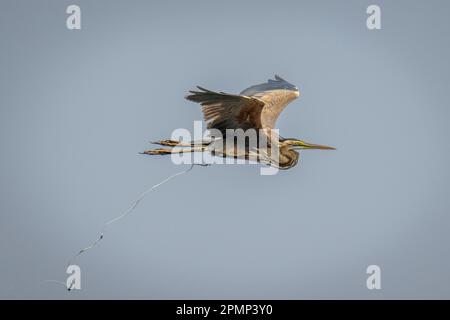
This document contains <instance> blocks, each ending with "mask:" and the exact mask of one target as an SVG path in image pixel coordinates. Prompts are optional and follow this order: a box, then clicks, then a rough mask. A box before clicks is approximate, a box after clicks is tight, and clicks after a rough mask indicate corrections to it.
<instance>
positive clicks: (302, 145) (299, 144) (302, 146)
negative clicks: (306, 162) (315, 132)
mask: <svg viewBox="0 0 450 320" xmlns="http://www.w3.org/2000/svg"><path fill="white" fill-rule="evenodd" d="M295 146H296V147H297V148H299V149H319V150H336V148H334V147H329V146H323V145H320V144H313V143H308V142H305V141H296V143H295Z"/></svg>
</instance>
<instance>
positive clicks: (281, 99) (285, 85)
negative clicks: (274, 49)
mask: <svg viewBox="0 0 450 320" xmlns="http://www.w3.org/2000/svg"><path fill="white" fill-rule="evenodd" d="M197 88H198V90H196V91H189V94H188V95H187V96H186V99H187V100H189V101H193V102H197V103H199V104H200V105H201V106H202V112H203V115H204V120H205V122H206V124H207V127H208V129H216V130H218V131H219V132H220V133H221V134H222V136H223V137H224V138H223V141H224V140H226V138H225V137H226V135H227V129H232V130H238V129H242V130H243V131H247V130H249V129H254V130H256V131H260V130H261V131H262V133H263V134H264V136H265V139H264V140H265V141H264V146H262V141H260V136H259V135H257V145H256V146H250V145H249V144H248V143H247V142H245V146H239V145H237V144H234V145H233V146H228V147H227V146H226V143H224V142H223V141H222V142H221V144H220V147H217V146H213V147H212V148H211V144H214V141H212V142H211V141H208V142H201V143H200V144H199V145H195V146H193V144H192V142H188V143H181V142H179V141H173V140H163V141H158V142H155V143H156V144H160V145H164V146H181V147H187V148H184V149H179V148H177V149H176V150H175V149H155V150H149V151H146V152H144V154H152V155H153V154H170V153H174V152H204V151H210V152H212V153H213V154H214V155H218V156H224V157H234V158H245V159H250V160H254V161H258V162H263V163H266V164H269V165H272V166H275V167H278V168H281V169H289V168H292V167H293V166H295V165H296V164H297V162H298V159H299V153H298V152H297V151H295V150H294V149H334V148H331V147H326V146H320V145H313V144H309V143H306V142H303V141H301V140H297V139H285V138H282V137H280V136H279V135H278V134H276V132H275V131H274V130H273V129H275V124H276V121H277V119H278V117H279V115H280V113H281V112H282V111H283V110H284V108H285V107H286V106H287V105H288V104H289V103H290V102H292V101H293V100H295V99H296V98H297V97H299V95H300V93H299V90H298V88H297V87H296V86H294V85H292V84H290V83H289V82H287V81H286V80H284V79H282V78H281V77H279V76H275V80H268V82H266V83H262V84H259V85H255V86H252V87H250V88H247V89H245V90H244V91H242V92H241V93H240V94H238V95H237V94H229V93H225V92H215V91H211V90H208V89H205V88H202V87H197ZM274 148H275V149H276V150H274ZM274 151H275V152H274Z"/></svg>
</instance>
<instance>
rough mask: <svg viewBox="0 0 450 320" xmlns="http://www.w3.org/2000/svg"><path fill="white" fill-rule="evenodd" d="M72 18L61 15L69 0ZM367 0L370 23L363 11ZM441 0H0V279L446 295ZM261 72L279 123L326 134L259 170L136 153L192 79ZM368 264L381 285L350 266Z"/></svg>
mask: <svg viewBox="0 0 450 320" xmlns="http://www.w3.org/2000/svg"><path fill="white" fill-rule="evenodd" d="M74 3H75V4H78V5H79V6H80V7H81V19H82V29H81V30H79V31H77V30H73V31H71V30H68V29H67V28H66V18H67V14H66V13H65V11H66V8H67V6H68V5H70V4H74ZM373 3H376V4H378V5H380V7H381V19H382V21H381V23H382V30H375V31H370V30H368V29H367V27H366V18H367V14H366V8H367V6H368V5H370V4H373ZM448 12H450V3H449V2H448V1H423V0H422V1H381V0H378V1H365V0H363V1H361V0H354V1H158V2H156V1H101V0H96V1H81V0H79V1H76V2H72V1H43V0H40V1H31V0H29V1H22V0H14V1H11V0H9V1H5V0H2V1H1V2H0V46H1V50H0V70H1V72H0V146H1V161H0V251H1V252H2V254H1V257H0V298H8V299H18V298H32V299H35V298H41V299H54V298H57V299H94V298H102V299H112V298H124V299H167V298H172V299H196V298H202V299H207V298H208V299H216V298H220V299H226V298H233V299H310V298H323V299H347V298H353V299H380V298H385V299H394V298H396V299H409V298H425V299H429V298H447V299H449V298H450V273H449V272H448V270H450V250H449V243H450V233H449V227H450V217H449V208H450V197H449V190H450V179H449V178H450V176H449V172H450V170H449V163H450V144H449V143H448V138H449V136H450V127H449V124H448V123H449V120H450V109H449V98H448V95H449V91H450V63H449V59H448V57H450V43H449V32H450V20H449V19H448ZM274 74H279V75H280V76H282V77H284V78H285V79H287V80H288V81H290V82H292V83H294V84H295V85H297V86H298V87H299V89H300V91H301V97H300V99H298V100H296V101H294V102H293V103H292V104H291V105H290V106H289V107H288V108H287V109H285V111H284V112H283V114H282V115H281V117H280V119H279V121H278V127H279V128H280V133H281V134H282V135H283V136H286V137H298V138H301V139H304V140H306V141H311V142H315V143H320V144H327V145H331V146H335V147H337V149H338V150H337V151H335V152H324V151H309V152H303V153H302V154H301V159H300V163H299V165H298V166H296V167H294V168H292V169H291V170H288V171H283V172H279V173H278V174H277V175H273V176H261V175H260V174H259V166H257V165H246V166H244V165H238V166H237V165H228V166H226V165H216V166H211V167H207V168H204V167H195V168H194V169H193V170H192V171H191V172H189V173H188V174H186V175H183V176H180V177H177V178H176V179H174V180H172V181H170V182H168V183H167V184H165V185H163V186H161V187H160V188H159V189H157V191H155V192H154V193H151V194H150V195H149V196H148V197H147V198H146V199H145V200H143V201H142V202H141V203H140V205H139V206H138V207H137V208H136V210H135V211H134V212H133V214H132V215H130V216H128V217H127V218H126V219H124V220H122V221H120V222H119V223H117V224H114V225H112V226H111V228H110V229H108V232H107V234H106V235H105V239H104V240H103V241H102V242H101V243H100V244H99V245H98V246H97V247H96V248H95V249H94V250H92V251H90V252H88V253H86V254H84V255H82V256H80V257H79V258H78V259H76V260H75V261H74V263H76V264H78V265H79V266H80V267H81V272H82V279H81V281H82V282H81V286H82V289H81V290H75V291H72V292H67V291H66V290H65V288H64V287H63V286H62V285H60V284H58V283H49V282H45V281H46V280H58V281H63V282H65V278H66V274H65V265H66V262H67V260H68V259H69V258H70V257H71V256H73V255H74V254H75V253H76V252H77V251H78V250H79V249H81V248H82V247H85V246H87V245H88V244H90V243H91V242H92V241H94V240H95V239H96V237H97V236H98V233H99V231H100V229H101V228H102V225H103V223H104V222H106V221H108V220H110V219H112V218H114V217H116V216H117V215H119V214H121V213H122V212H123V211H124V210H125V209H127V208H128V207H129V205H130V204H131V203H132V202H133V200H135V199H136V198H137V196H138V195H139V194H140V193H141V192H143V191H144V190H145V189H147V188H148V187H150V186H152V185H154V184H156V183H158V182H160V181H161V180H163V179H165V178H166V177H167V176H169V175H171V174H173V173H176V172H178V171H180V170H183V169H186V168H187V167H188V166H186V165H184V166H175V165H174V164H173V163H172V162H171V161H170V158H169V157H146V156H143V155H139V154H138V152H141V151H143V150H146V149H148V148H149V147H150V145H149V143H148V142H149V141H152V140H156V139H160V138H169V137H170V135H171V133H172V131H173V130H174V129H176V128H187V129H190V130H192V127H193V121H194V120H201V119H202V116H201V112H200V108H199V106H198V105H196V104H193V103H191V102H188V101H186V100H184V99H183V96H184V95H185V94H186V92H187V90H189V89H192V88H194V86H195V85H202V86H205V87H207V88H210V89H213V90H218V91H226V92H231V93H237V92H240V91H241V90H242V89H244V88H246V87H248V86H250V85H253V84H256V83H261V82H264V81H266V80H267V79H268V78H270V77H272V76H273V75H274ZM371 264H376V265H379V266H380V268H381V286H382V289H381V290H368V289H367V288H366V278H367V274H366V268H367V266H368V265H371Z"/></svg>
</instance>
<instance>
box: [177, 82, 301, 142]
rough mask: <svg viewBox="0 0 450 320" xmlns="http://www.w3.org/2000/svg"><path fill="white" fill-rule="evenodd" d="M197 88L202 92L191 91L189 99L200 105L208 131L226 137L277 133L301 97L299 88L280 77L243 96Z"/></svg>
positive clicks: (248, 89)
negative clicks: (251, 132)
mask: <svg viewBox="0 0 450 320" xmlns="http://www.w3.org/2000/svg"><path fill="white" fill-rule="evenodd" d="M197 88H198V89H199V90H200V91H189V92H190V94H189V95H188V96H186V99H188V100H190V101H194V102H198V103H200V104H201V105H202V111H203V114H204V117H205V121H206V123H207V124H208V129H211V128H214V129H218V130H220V131H221V132H222V133H225V132H226V129H243V130H247V129H250V128H254V129H273V128H274V127H275V123H276V121H277V119H278V116H279V115H280V113H281V112H282V111H283V109H284V108H285V107H286V106H287V105H288V104H289V103H290V102H291V101H292V100H294V99H295V98H297V97H298V96H299V91H298V88H297V87H296V86H294V85H292V84H290V83H289V82H287V81H286V80H284V79H282V78H280V77H279V76H275V80H272V79H270V80H268V81H267V82H266V83H262V84H257V85H254V86H252V87H250V88H247V89H245V90H244V91H242V92H241V94H240V95H234V94H228V93H224V92H214V91H210V90H207V89H204V88H202V87H197Z"/></svg>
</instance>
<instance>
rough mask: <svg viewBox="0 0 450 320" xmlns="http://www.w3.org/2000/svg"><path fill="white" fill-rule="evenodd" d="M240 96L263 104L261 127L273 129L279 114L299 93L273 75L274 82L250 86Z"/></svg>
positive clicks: (294, 87)
mask: <svg viewBox="0 0 450 320" xmlns="http://www.w3.org/2000/svg"><path fill="white" fill-rule="evenodd" d="M241 94H242V95H246V96H249V97H252V98H256V99H258V100H261V101H263V102H264V109H263V110H262V112H261V126H262V127H263V128H268V129H273V128H275V123H276V121H277V119H278V117H279V116H280V113H281V112H282V111H283V110H284V108H286V106H287V105H288V104H289V103H290V102H292V101H293V100H295V99H296V98H298V97H299V95H300V92H299V90H298V88H297V87H296V86H294V85H293V84H291V83H289V82H287V81H286V80H284V79H283V78H281V77H280V76H277V75H275V80H272V79H269V80H268V81H267V82H266V83H261V84H257V85H254V86H251V87H250V88H247V89H245V90H244V91H242V92H241Z"/></svg>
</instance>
